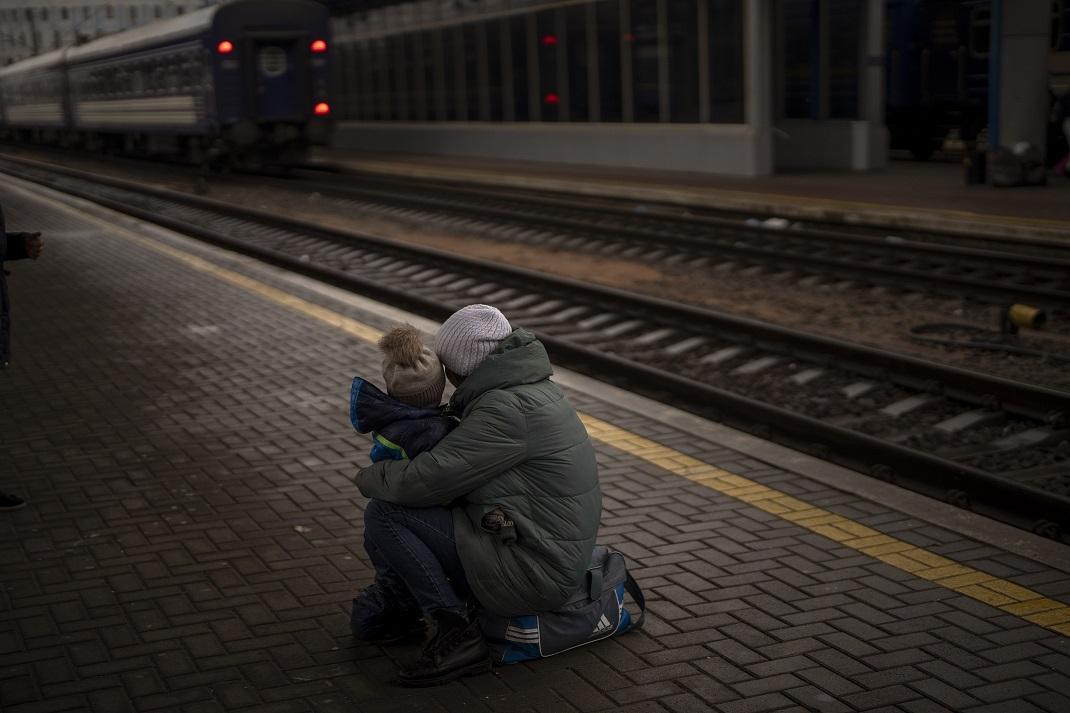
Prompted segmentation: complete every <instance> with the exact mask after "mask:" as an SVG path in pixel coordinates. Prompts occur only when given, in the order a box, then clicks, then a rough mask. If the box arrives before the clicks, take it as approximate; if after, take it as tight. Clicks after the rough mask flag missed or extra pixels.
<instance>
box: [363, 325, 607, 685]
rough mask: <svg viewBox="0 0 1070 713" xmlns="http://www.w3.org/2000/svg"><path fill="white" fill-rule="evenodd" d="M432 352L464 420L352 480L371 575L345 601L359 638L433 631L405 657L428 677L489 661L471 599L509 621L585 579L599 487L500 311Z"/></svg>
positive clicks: (407, 671)
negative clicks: (415, 451) (363, 500)
mask: <svg viewBox="0 0 1070 713" xmlns="http://www.w3.org/2000/svg"><path fill="white" fill-rule="evenodd" d="M435 351H436V352H437V355H438V358H439V359H440V360H441V362H442V364H443V366H444V367H445V370H446V376H447V377H448V378H449V380H450V382H451V383H453V385H454V386H456V387H457V390H456V392H455V393H454V394H453V397H452V398H451V399H450V402H449V404H448V405H447V406H446V411H445V412H446V413H447V414H451V415H454V416H456V417H458V418H459V419H460V421H459V423H458V424H457V426H456V427H455V428H454V429H453V430H452V431H450V432H449V433H448V434H447V435H446V436H445V437H443V438H442V440H441V441H439V442H438V443H437V444H436V445H434V446H433V447H431V449H430V450H427V451H425V452H423V453H420V454H419V455H416V456H414V457H413V458H412V459H411V460H408V459H402V460H384V461H380V462H377V463H374V464H372V465H371V466H369V467H367V468H364V469H363V470H361V471H360V472H359V473H358V474H357V476H356V483H357V485H358V486H359V487H360V491H361V493H363V494H364V495H366V496H367V497H369V498H371V502H369V503H368V507H367V509H366V511H365V514H364V524H365V531H364V538H365V548H366V549H367V550H368V554H369V556H370V557H371V559H372V563H373V564H374V565H375V571H376V581H375V583H374V584H373V585H371V586H370V587H369V588H368V589H367V590H365V591H364V592H363V593H362V594H361V596H359V597H358V598H357V599H356V600H354V603H353V622H354V634H355V635H357V636H358V637H360V638H363V639H365V640H370V641H377V642H383V643H386V642H391V641H398V640H401V639H404V638H407V637H409V636H411V635H412V634H413V633H417V632H422V630H423V622H422V621H421V619H423V620H426V621H432V622H434V624H435V633H434V635H433V636H432V638H431V639H430V640H429V641H428V642H427V644H426V645H425V646H424V649H423V652H422V654H421V655H420V657H419V658H418V659H417V660H416V661H415V662H414V663H412V664H411V665H408V666H404V667H402V669H401V672H400V674H399V679H400V682H401V683H402V685H407V686H429V685H436V684H440V683H445V682H447V681H451V680H453V679H456V678H460V677H461V676H468V675H473V674H477V673H481V672H483V671H486V670H488V669H489V668H490V651H489V649H488V648H487V644H486V642H485V641H484V640H483V635H482V632H481V631H480V629H479V623H478V621H477V620H476V617H475V612H476V611H478V607H484V608H486V609H487V610H489V611H491V612H493V613H495V614H498V615H501V616H515V615H520V614H527V613H531V612H537V611H549V610H552V609H555V608H557V607H559V606H560V605H561V604H563V603H564V602H565V600H566V599H567V598H568V597H569V596H571V595H572V594H573V593H574V592H575V591H576V590H577V589H578V588H579V586H580V584H581V583H582V580H583V577H584V573H585V572H586V569H587V566H588V565H589V563H590V558H591V550H592V547H593V546H594V542H595V536H596V534H597V532H598V523H599V518H600V516H601V509H602V496H601V491H600V490H599V486H598V470H597V465H596V462H595V454H594V449H593V447H592V445H591V442H590V439H589V438H588V436H587V431H586V429H585V428H584V427H583V424H582V423H581V422H580V420H579V417H578V416H577V414H576V411H575V409H573V408H572V405H571V404H569V402H568V400H567V399H566V398H565V395H564V393H562V391H561V389H560V388H559V387H558V386H557V385H556V384H554V383H553V382H552V381H550V376H551V374H552V373H553V371H552V369H551V367H550V361H549V358H548V357H547V355H546V350H545V348H544V347H543V345H542V343H540V342H539V340H538V339H536V338H535V336H534V335H533V334H531V333H530V332H528V331H526V330H524V329H515V330H514V329H512V328H511V327H510V325H509V322H508V321H507V320H506V318H505V316H504V315H503V314H502V313H501V312H499V311H498V310H497V309H495V308H494V307H489V306H487V305H469V306H467V307H465V308H463V309H461V310H459V311H457V312H455V313H454V314H453V315H452V316H451V317H450V318H449V319H448V320H446V322H445V323H444V324H443V325H442V327H441V329H440V330H439V332H438V335H437V337H436V340H435Z"/></svg>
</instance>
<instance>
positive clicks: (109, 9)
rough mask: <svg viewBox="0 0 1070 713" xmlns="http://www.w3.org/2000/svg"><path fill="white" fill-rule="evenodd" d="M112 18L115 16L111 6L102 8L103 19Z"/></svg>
mask: <svg viewBox="0 0 1070 713" xmlns="http://www.w3.org/2000/svg"><path fill="white" fill-rule="evenodd" d="M114 16H115V8H113V7H112V6H111V5H105V6H104V17H106V18H108V19H109V20H110V19H112V18H113V17H114Z"/></svg>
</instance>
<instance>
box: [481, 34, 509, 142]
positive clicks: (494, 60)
mask: <svg viewBox="0 0 1070 713" xmlns="http://www.w3.org/2000/svg"><path fill="white" fill-rule="evenodd" d="M503 27H507V26H506V25H505V24H504V23H503V22H501V21H495V20H492V21H490V22H488V23H487V24H486V27H485V30H484V33H485V35H486V38H487V103H488V105H489V107H488V110H489V112H490V116H489V117H487V118H489V119H490V120H491V121H501V120H502V119H503V118H505V97H504V96H503V93H502V86H503V82H502V76H503V73H504V69H505V66H504V65H505V57H506V53H507V51H508V45H507V44H503V43H504V42H506V35H505V34H504V33H503V32H502V28H503ZM510 79H512V77H511V76H510ZM511 99H512V97H510V100H511Z"/></svg>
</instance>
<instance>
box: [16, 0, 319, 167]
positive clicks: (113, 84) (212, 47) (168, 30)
mask: <svg viewBox="0 0 1070 713" xmlns="http://www.w3.org/2000/svg"><path fill="white" fill-rule="evenodd" d="M328 23H329V18H328V14H327V10H326V8H325V7H324V6H322V5H321V4H319V3H316V2H312V0H236V1H235V2H230V3H225V4H220V5H213V6H211V7H206V8H203V9H201V10H198V11H196V12H192V13H189V14H187V15H181V16H178V17H175V18H172V19H169V20H164V21H161V22H156V23H152V24H149V25H144V26H142V27H139V28H136V29H133V30H129V31H127V32H122V33H118V34H115V35H111V36H108V37H104V38H101V39H99V40H95V41H93V42H89V43H87V44H84V45H81V46H78V47H71V48H68V49H66V50H62V51H60V53H59V54H57V53H53V54H56V57H54V58H53V59H51V60H49V62H50V63H49V64H48V65H47V67H48V71H49V72H52V73H53V74H55V75H56V76H59V77H61V79H62V81H60V83H59V84H58V85H57V84H56V83H55V82H52V81H51V80H50V82H44V81H39V80H34V81H33V82H29V81H26V80H24V79H18V80H17V82H16V80H15V78H19V77H26V76H29V75H30V74H31V73H33V74H34V76H39V75H40V74H41V71H42V69H41V67H38V66H36V65H33V63H37V62H40V61H42V60H43V58H42V57H36V58H33V59H30V60H26V61H24V62H20V63H17V64H15V65H12V66H11V67H9V68H7V69H6V70H4V72H5V74H4V75H2V76H7V75H8V74H10V75H11V76H12V80H11V86H12V89H11V91H10V92H8V91H7V90H6V89H4V90H3V91H4V94H3V103H4V107H5V109H4V110H3V114H2V115H0V116H2V124H0V126H2V128H3V129H4V130H6V131H7V132H9V133H12V132H13V133H16V134H17V135H26V134H27V132H32V133H31V134H30V137H31V138H37V139H42V138H48V137H49V136H51V133H48V134H46V133H42V130H43V129H44V128H45V123H44V122H45V121H46V120H45V118H43V114H41V113H40V112H42V111H44V110H43V108H42V109H39V110H38V113H39V115H40V117H41V118H39V119H35V118H33V117H32V112H30V111H29V110H27V109H22V108H20V107H24V106H39V107H44V106H45V105H46V104H49V103H50V102H52V103H54V99H55V98H56V96H57V95H56V91H57V90H56V87H57V86H58V87H59V91H60V92H61V93H62V99H63V101H64V111H63V113H62V115H63V124H62V127H61V128H60V130H59V131H58V133H59V134H60V135H61V140H62V141H64V142H67V143H74V144H78V145H83V146H86V147H89V148H93V149H107V148H112V149H118V150H122V151H125V152H131V153H141V154H183V155H185V156H187V157H188V158H189V159H190V160H193V161H204V160H206V159H222V158H224V157H226V158H229V159H232V160H235V161H238V162H241V163H245V164H253V165H259V164H265V163H267V164H277V163H282V164H289V163H293V162H299V161H301V160H303V158H304V154H305V152H306V151H307V148H308V146H310V145H312V144H317V143H324V142H326V140H327V138H328V135H329V130H330V121H331V117H330V113H331V112H330V105H329V103H328V95H327V92H328V85H329V66H328V43H329V36H328V30H329V24H328ZM50 76H51V75H50ZM4 86H6V84H5V83H4V82H3V79H2V78H0V87H4ZM20 114H21V115H22V116H24V117H29V119H30V120H29V121H28V122H27V121H18V122H16V121H12V120H11V119H9V118H8V117H17V116H19V115H20ZM49 116H50V117H51V116H54V113H53V114H49ZM51 120H52V119H49V121H51ZM50 128H51V127H50ZM57 128H59V127H57Z"/></svg>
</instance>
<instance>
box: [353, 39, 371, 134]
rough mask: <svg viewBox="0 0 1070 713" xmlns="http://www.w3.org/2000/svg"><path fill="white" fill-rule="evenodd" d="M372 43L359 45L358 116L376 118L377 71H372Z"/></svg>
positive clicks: (360, 117)
mask: <svg viewBox="0 0 1070 713" xmlns="http://www.w3.org/2000/svg"><path fill="white" fill-rule="evenodd" d="M371 56H372V55H371V44H370V43H368V42H361V43H360V44H358V45H357V72H358V73H359V75H360V83H359V85H358V87H359V91H358V92H357V118H359V119H374V118H375V73H374V72H373V71H372V70H373V68H372V59H371Z"/></svg>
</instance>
